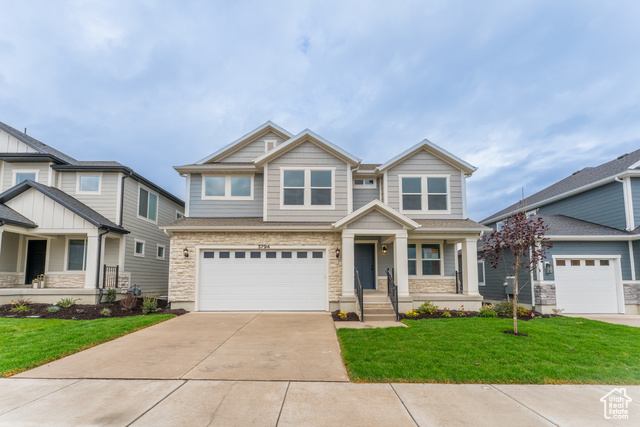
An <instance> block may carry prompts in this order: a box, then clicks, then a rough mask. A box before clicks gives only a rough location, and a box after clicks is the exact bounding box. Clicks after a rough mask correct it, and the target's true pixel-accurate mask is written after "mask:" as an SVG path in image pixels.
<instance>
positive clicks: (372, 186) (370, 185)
mask: <svg viewBox="0 0 640 427" xmlns="http://www.w3.org/2000/svg"><path fill="white" fill-rule="evenodd" d="M356 181H363V183H362V184H357V183H356ZM364 181H373V184H364ZM353 187H354V188H378V180H377V179H376V178H354V179H353Z"/></svg>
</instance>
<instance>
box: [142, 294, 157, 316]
mask: <svg viewBox="0 0 640 427" xmlns="http://www.w3.org/2000/svg"><path fill="white" fill-rule="evenodd" d="M160 310H161V309H160V308H158V300H157V299H155V298H153V297H144V298H143V299H142V313H144V314H149V313H155V312H156V311H160Z"/></svg>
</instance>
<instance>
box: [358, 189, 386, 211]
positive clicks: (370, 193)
mask: <svg viewBox="0 0 640 427" xmlns="http://www.w3.org/2000/svg"><path fill="white" fill-rule="evenodd" d="M378 185H379V183H378ZM376 199H378V200H380V189H379V188H358V187H354V188H353V210H354V211H356V210H358V209H360V208H361V207H363V206H364V205H366V204H367V203H369V202H371V201H373V200H376Z"/></svg>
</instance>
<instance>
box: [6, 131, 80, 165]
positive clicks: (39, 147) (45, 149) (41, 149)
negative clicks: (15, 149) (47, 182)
mask: <svg viewBox="0 0 640 427" xmlns="http://www.w3.org/2000/svg"><path fill="white" fill-rule="evenodd" d="M0 129H2V130H3V131H5V132H7V133H8V134H9V135H11V136H13V137H14V138H16V139H17V140H19V141H21V142H23V143H25V144H27V145H28V146H29V147H31V148H33V149H34V150H36V151H37V152H38V153H40V154H48V155H50V156H53V157H54V158H56V159H60V160H61V161H62V162H63V163H68V164H75V163H77V162H78V161H77V160H76V159H74V158H73V157H71V156H67V155H66V154H64V153H63V152H61V151H58V150H56V149H55V148H53V147H49V146H48V145H47V144H45V143H44V142H40V141H38V140H37V139H35V138H32V137H30V136H29V135H27V134H26V133H24V132H20V131H19V130H17V129H14V128H12V127H11V126H9V125H7V124H5V123H2V122H0Z"/></svg>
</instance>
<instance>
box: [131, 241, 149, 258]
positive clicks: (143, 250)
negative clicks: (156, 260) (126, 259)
mask: <svg viewBox="0 0 640 427" xmlns="http://www.w3.org/2000/svg"><path fill="white" fill-rule="evenodd" d="M138 243H142V253H141V254H140V253H138V251H136V248H137V247H138ZM146 251H147V242H146V241H145V240H140V239H133V256H137V257H139V258H144V257H145V252H146Z"/></svg>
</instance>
